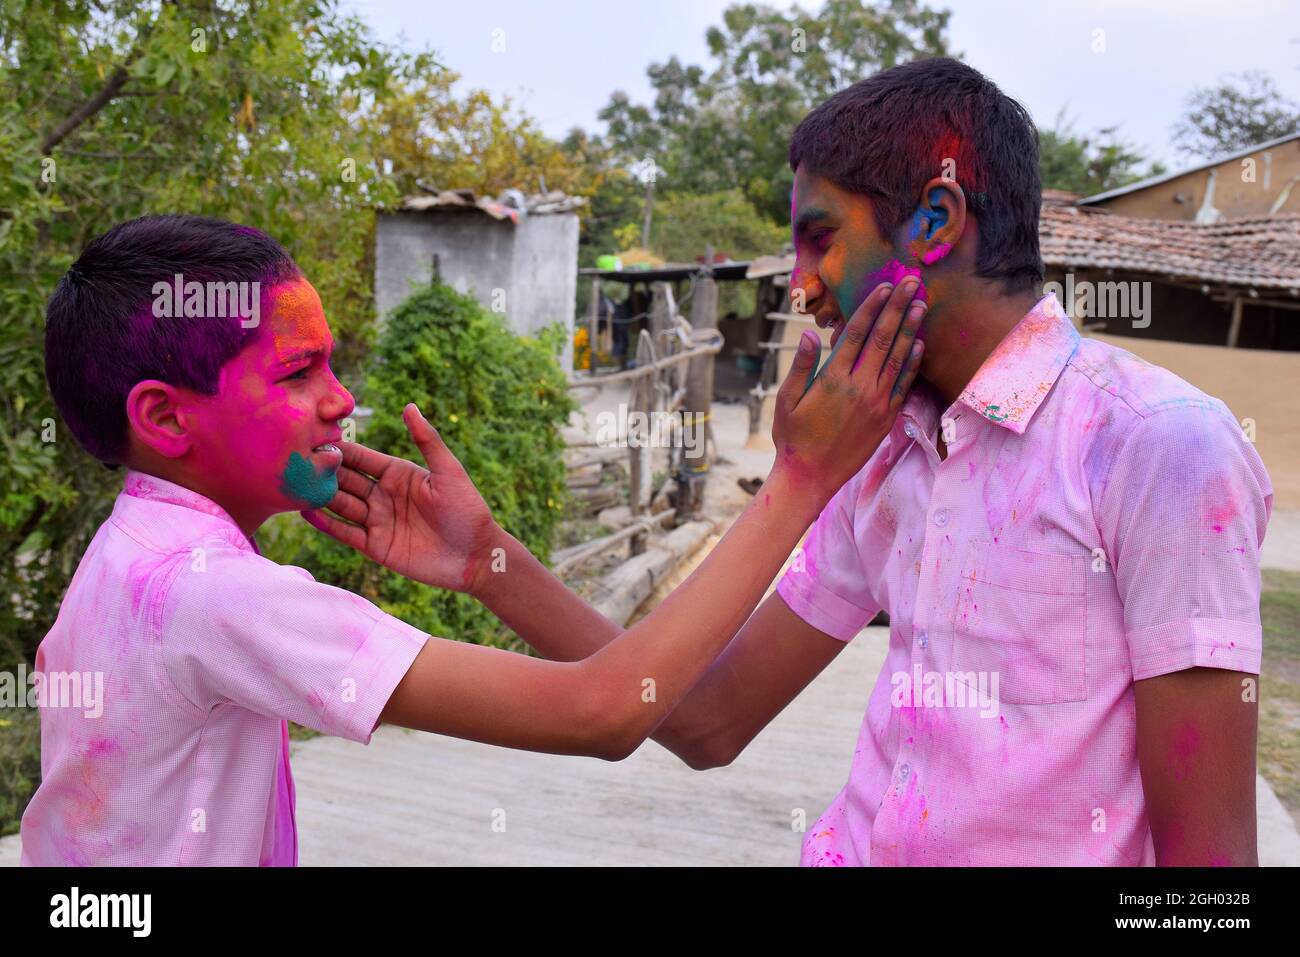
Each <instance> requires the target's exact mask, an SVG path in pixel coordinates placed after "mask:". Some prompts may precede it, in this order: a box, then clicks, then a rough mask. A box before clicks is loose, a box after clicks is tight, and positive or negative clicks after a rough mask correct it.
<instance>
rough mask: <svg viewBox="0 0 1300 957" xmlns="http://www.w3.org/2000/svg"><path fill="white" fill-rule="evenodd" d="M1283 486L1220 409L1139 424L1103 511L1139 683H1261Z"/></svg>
mask: <svg viewBox="0 0 1300 957" xmlns="http://www.w3.org/2000/svg"><path fill="white" fill-rule="evenodd" d="M1272 505H1273V487H1272V484H1271V483H1270V482H1269V478H1268V473H1267V472H1266V471H1265V469H1264V463H1263V462H1262V461H1261V460H1260V458H1259V454H1258V453H1257V452H1256V451H1255V447H1254V446H1253V445H1252V444H1251V443H1250V442H1249V441H1247V439H1246V438H1245V436H1244V435H1243V434H1242V430H1241V427H1240V426H1238V425H1237V423H1236V421H1235V420H1234V419H1233V418H1232V415H1231V413H1229V412H1228V410H1227V408H1226V407H1225V406H1224V405H1223V404H1222V403H1220V402H1217V401H1215V400H1210V401H1208V402H1202V403H1186V404H1181V405H1178V406H1172V407H1166V408H1164V409H1160V410H1158V411H1156V412H1153V413H1151V414H1150V415H1148V416H1147V417H1146V418H1144V419H1142V420H1140V421H1139V422H1137V424H1136V425H1135V426H1134V427H1133V429H1132V431H1131V433H1130V434H1129V436H1128V438H1127V439H1126V440H1125V441H1124V444H1123V446H1122V447H1121V448H1120V449H1119V451H1118V452H1117V453H1116V455H1115V460H1114V462H1113V464H1112V466H1111V467H1110V469H1109V472H1108V479H1107V481H1106V484H1105V486H1104V489H1103V492H1102V495H1101V497H1100V501H1099V508H1098V522H1099V524H1100V527H1101V532H1102V538H1103V547H1104V549H1105V551H1106V554H1107V557H1108V559H1109V560H1110V561H1111V562H1112V564H1113V568H1114V571H1115V583H1116V587H1117V589H1118V592H1119V597H1120V601H1121V602H1122V604H1123V608H1124V628H1125V634H1126V637H1127V640H1128V646H1129V656H1130V659H1131V663H1132V668H1133V677H1134V679H1135V680H1141V679H1143V678H1151V677H1155V676H1156V675H1162V674H1168V673H1171V672H1175V671H1182V670H1185V669H1187V668H1196V667H1204V668H1224V669H1228V670H1231V671H1244V672H1250V673H1258V672H1259V669H1260V658H1261V651H1262V637H1263V633H1262V629H1261V627H1260V617H1259V592H1260V573H1259V556H1260V548H1261V546H1262V545H1263V542H1264V531H1265V528H1266V527H1267V525H1268V518H1269V514H1270V512H1271V510H1272Z"/></svg>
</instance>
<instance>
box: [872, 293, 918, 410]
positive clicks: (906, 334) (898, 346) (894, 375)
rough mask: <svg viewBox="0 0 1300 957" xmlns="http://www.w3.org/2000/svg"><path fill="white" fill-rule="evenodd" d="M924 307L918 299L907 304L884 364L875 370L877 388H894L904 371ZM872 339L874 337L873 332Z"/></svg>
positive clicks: (915, 340)
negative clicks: (903, 317)
mask: <svg viewBox="0 0 1300 957" xmlns="http://www.w3.org/2000/svg"><path fill="white" fill-rule="evenodd" d="M925 309H926V306H925V303H923V302H920V301H914V302H913V303H912V304H911V305H910V306H908V308H907V317H906V318H905V319H904V320H903V324H902V326H901V327H900V328H899V330H898V335H896V336H895V337H894V341H893V342H892V343H891V344H890V348H889V353H888V355H886V356H885V362H884V365H882V366H881V367H880V369H879V371H878V372H877V375H876V378H877V386H878V387H879V388H882V389H885V388H888V389H892V388H894V386H895V385H897V383H898V380H899V378H900V377H901V376H902V374H903V373H904V372H905V371H906V367H907V363H908V361H909V360H910V359H911V356H912V346H913V345H914V344H915V343H916V342H917V341H918V340H917V338H916V332H917V330H918V329H920V328H921V322H922V320H923V319H924V318H925ZM872 339H873V340H874V339H875V336H874V334H873V336H872Z"/></svg>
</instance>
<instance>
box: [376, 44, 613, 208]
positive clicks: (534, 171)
mask: <svg viewBox="0 0 1300 957" xmlns="http://www.w3.org/2000/svg"><path fill="white" fill-rule="evenodd" d="M459 79H460V77H459V76H458V75H457V74H456V73H454V72H452V71H450V70H444V69H439V70H433V71H430V72H429V73H427V74H424V75H422V76H420V77H418V78H417V79H416V81H415V82H413V83H411V84H410V85H408V86H407V87H405V88H403V89H401V90H399V91H397V92H396V93H394V95H392V96H390V97H387V98H386V99H385V100H384V101H383V102H382V103H379V104H377V105H376V107H375V109H374V110H372V111H370V112H369V113H368V114H367V115H366V116H365V117H364V118H363V119H362V121H361V133H362V135H363V137H365V138H366V139H367V140H368V141H369V142H371V143H372V148H373V149H374V151H375V154H376V155H378V156H380V157H382V158H383V160H384V161H385V169H386V170H388V172H389V175H390V178H391V180H392V182H393V184H394V186H395V187H396V189H397V190H398V192H399V193H401V194H402V195H414V194H418V193H420V192H421V189H422V187H423V186H433V187H435V188H437V189H462V188H465V189H472V190H474V191H475V192H476V193H479V194H483V195H489V196H496V195H499V194H500V193H501V191H502V190H505V189H507V188H512V187H513V188H517V189H521V190H523V191H524V192H526V193H530V192H538V191H541V190H542V189H543V187H545V189H547V190H554V189H559V190H563V191H564V192H566V193H569V194H572V195H581V196H590V195H591V194H592V193H593V192H594V191H595V190H596V188H597V187H598V186H599V181H598V180H595V181H593V178H592V177H591V176H589V175H588V170H587V168H586V167H585V165H584V164H583V162H582V160H581V158H580V157H575V156H574V155H573V154H571V153H570V152H569V151H567V150H566V149H565V148H564V147H563V146H562V145H561V144H559V143H557V142H555V141H553V140H551V139H549V138H547V137H546V136H545V134H543V133H542V131H541V130H540V129H539V128H538V127H537V125H536V123H535V122H534V121H533V120H532V119H531V118H529V117H527V116H524V115H521V114H519V113H517V112H516V111H514V110H513V109H512V108H511V104H510V101H509V100H507V99H502V100H499V101H498V100H494V99H493V98H492V97H491V95H490V94H488V93H487V92H486V91H483V90H471V91H470V92H469V93H468V94H466V95H465V96H457V95H455V92H454V89H453V87H454V86H455V84H456V83H457V82H458V81H459Z"/></svg>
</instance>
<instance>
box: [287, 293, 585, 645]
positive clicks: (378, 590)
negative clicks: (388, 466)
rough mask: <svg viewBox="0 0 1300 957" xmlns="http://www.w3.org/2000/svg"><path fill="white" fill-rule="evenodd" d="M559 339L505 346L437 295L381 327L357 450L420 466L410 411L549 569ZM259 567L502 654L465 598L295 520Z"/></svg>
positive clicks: (557, 508) (507, 334) (557, 511)
mask: <svg viewBox="0 0 1300 957" xmlns="http://www.w3.org/2000/svg"><path fill="white" fill-rule="evenodd" d="M564 336H565V332H564V330H563V328H562V327H557V328H553V329H551V330H549V331H548V332H546V333H544V334H543V335H542V336H541V337H539V338H537V339H531V338H524V337H520V336H517V335H515V334H514V333H513V332H512V331H511V330H510V329H509V328H508V327H507V326H506V324H505V322H504V321H503V320H502V318H501V317H500V316H498V315H495V314H493V313H490V312H488V311H487V310H485V309H484V308H483V307H482V306H480V305H479V304H478V303H477V302H476V301H475V300H474V299H473V298H471V297H469V296H465V295H461V294H460V293H457V292H455V291H454V290H452V289H449V288H447V287H446V286H442V285H433V286H424V287H421V288H419V289H417V290H416V291H415V292H414V293H413V294H412V296H411V297H410V298H409V299H407V300H406V302H404V303H403V304H402V305H401V306H399V307H398V308H397V309H396V310H394V311H393V312H392V313H391V314H390V315H389V317H388V319H387V321H386V322H385V325H384V327H383V330H382V332H381V333H380V337H379V343H378V351H377V355H376V359H375V364H374V366H373V367H372V368H371V370H370V372H369V375H368V376H367V379H366V385H365V388H364V389H363V390H362V391H361V394H360V395H359V396H358V397H357V400H358V402H359V403H360V404H362V405H367V406H369V407H371V409H372V410H373V418H372V419H371V421H370V423H369V424H368V425H367V426H366V428H365V431H364V434H362V435H360V436H358V439H359V441H362V442H364V443H365V444H366V445H368V446H370V447H371V448H374V449H378V450H379V451H381V452H387V453H389V454H391V455H400V456H402V457H404V458H407V459H410V460H411V461H413V462H417V463H421V464H422V463H423V459H422V458H421V456H420V453H419V452H418V450H417V449H416V448H415V445H414V443H413V442H411V439H410V436H409V435H408V434H407V432H406V426H405V425H404V424H403V422H402V409H403V408H404V407H405V406H406V404H407V403H408V402H414V403H416V404H417V405H418V406H419V407H420V410H421V411H422V412H423V413H424V414H425V416H426V417H427V418H428V420H429V421H430V422H431V423H433V424H434V425H435V426H436V427H437V429H438V432H439V433H440V434H441V435H442V437H443V440H444V441H445V442H446V443H447V446H448V447H449V448H450V449H451V451H452V452H453V453H454V454H455V455H456V457H457V458H458V459H460V461H461V463H462V464H463V465H464V466H465V470H466V471H467V472H468V473H469V475H470V478H472V479H473V481H474V484H475V485H476V486H477V487H478V490H479V492H481V493H482V495H483V498H484V500H485V501H486V502H487V504H488V507H489V508H491V509H492V514H493V515H494V516H495V517H496V520H497V521H498V522H499V523H500V524H501V526H502V527H503V528H505V529H506V530H507V531H509V532H510V533H511V534H512V535H514V536H515V537H516V538H518V539H519V541H520V542H522V543H523V544H524V545H525V546H526V547H527V548H528V549H529V551H531V552H532V553H533V554H535V555H537V556H538V557H539V558H540V559H542V561H548V560H549V556H550V551H551V545H552V539H553V536H554V533H555V529H556V525H557V524H558V521H559V519H560V517H561V510H562V509H563V507H564V492H565V468H564V461H563V451H564V440H563V438H562V437H561V435H560V432H559V428H560V427H561V426H562V425H564V424H565V423H566V422H567V421H568V417H569V413H570V412H571V411H572V410H573V409H574V408H575V406H574V403H573V400H572V399H571V398H570V397H569V394H568V392H567V389H566V386H565V377H564V373H563V372H562V371H561V369H560V367H559V364H558V363H557V362H556V361H555V358H554V357H555V354H556V353H557V352H558V351H559V349H560V347H561V344H562V342H563V339H564ZM263 547H264V551H265V553H266V554H267V556H268V557H270V558H272V559H273V560H275V561H278V562H282V563H285V564H293V565H300V566H302V567H304V568H307V569H308V570H310V571H311V572H312V574H313V575H315V576H316V578H317V579H318V580H320V581H325V582H328V583H330V584H332V585H336V586H338V587H340V588H346V589H347V590H349V591H352V592H354V593H356V594H359V595H363V596H365V597H366V598H367V599H369V600H370V601H373V602H375V604H377V605H379V606H380V607H381V608H383V609H384V610H385V611H387V612H388V613H389V614H392V615H395V616H396V617H398V618H401V619H402V620H403V621H405V622H407V623H409V624H411V625H414V626H415V627H417V628H420V629H422V630H424V631H427V632H429V633H431V634H435V635H440V636H445V637H448V638H457V639H463V640H468V641H474V642H478V643H482V644H501V643H502V638H503V637H504V632H503V629H502V626H501V625H500V623H499V622H498V621H497V619H496V618H495V617H493V616H492V615H491V614H490V613H489V612H488V611H487V610H486V609H484V608H483V607H482V606H481V605H479V604H478V603H477V602H476V601H474V600H473V599H471V598H469V597H467V596H465V595H461V594H457V593H455V592H446V591H440V590H436V589H432V588H428V587H427V586H425V585H421V584H418V583H416V582H412V581H410V580H408V579H406V578H403V577H402V576H400V575H396V574H394V573H392V572H389V571H387V570H386V569H383V568H381V567H380V566H378V565H376V564H375V563H374V562H372V561H370V560H369V559H367V558H365V557H363V556H362V555H360V554H358V553H356V552H354V551H353V550H352V549H350V548H347V547H346V546H343V545H341V544H339V543H338V542H336V541H334V540H333V539H331V538H329V537H328V536H326V535H323V534H321V533H320V532H317V531H316V530H315V529H313V528H311V527H310V526H308V525H306V523H304V522H303V521H302V519H301V518H299V517H298V516H296V515H286V516H279V517H278V518H277V519H275V520H274V521H273V522H272V523H270V524H269V525H268V526H267V537H266V541H265V542H264V543H263Z"/></svg>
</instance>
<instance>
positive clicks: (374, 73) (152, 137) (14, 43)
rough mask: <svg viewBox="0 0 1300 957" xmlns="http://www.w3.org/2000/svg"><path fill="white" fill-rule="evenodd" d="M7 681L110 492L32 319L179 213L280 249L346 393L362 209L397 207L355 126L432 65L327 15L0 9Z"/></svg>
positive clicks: (32, 6) (291, 8)
mask: <svg viewBox="0 0 1300 957" xmlns="http://www.w3.org/2000/svg"><path fill="white" fill-rule="evenodd" d="M0 68H2V70H3V72H0V150H3V153H4V156H5V158H6V166H5V172H4V175H3V176H0V440H2V441H3V442H4V455H3V457H2V458H0V590H2V591H3V597H2V598H0V669H4V668H7V667H9V666H11V665H12V664H14V663H15V662H16V661H19V660H23V659H24V658H28V657H29V656H30V655H31V653H32V651H33V649H34V648H35V646H36V643H37V642H38V641H39V639H40V638H41V636H42V635H43V634H44V633H45V631H46V630H48V628H49V626H50V623H51V622H52V621H53V620H54V617H55V613H56V611H57V608H58V605H59V602H60V600H61V599H62V595H63V591H64V589H65V588H66V586H67V584H68V581H69V579H70V578H71V575H72V572H73V570H74V569H75V567H76V563H77V560H78V559H79V557H80V555H81V554H82V552H83V551H84V550H85V546H86V544H87V542H88V540H89V538H90V536H91V534H93V532H94V530H95V528H96V527H97V526H98V524H99V523H100V521H102V519H103V518H104V516H105V515H106V514H107V512H108V509H109V507H110V505H111V502H112V498H113V495H114V494H115V492H116V491H117V489H118V488H120V485H121V477H120V473H112V472H109V471H107V470H105V469H103V468H101V467H100V466H99V465H98V464H97V463H95V462H94V461H93V460H92V459H90V458H89V457H88V456H87V455H86V454H85V453H84V452H82V451H81V450H80V449H79V448H77V446H76V444H75V442H74V441H73V439H72V437H71V436H70V435H69V434H68V432H67V430H66V429H64V428H63V426H62V424H61V423H60V422H59V416H58V413H57V411H56V410H55V408H54V406H53V402H52V400H51V399H50V397H49V394H48V392H47V390H46V387H45V378H44V363H43V355H44V348H43V326H44V322H43V314H44V308H45V303H46V301H47V300H48V298H49V296H50V294H51V293H52V292H53V289H54V285H55V283H56V282H57V280H58V278H59V276H60V275H62V273H63V272H64V271H65V270H66V268H67V267H68V265H69V264H70V263H71V262H72V260H73V259H74V258H75V257H76V255H77V254H78V252H79V251H80V249H81V248H82V247H83V246H84V245H85V244H86V243H87V242H88V241H89V240H90V239H91V238H93V237H94V236H96V235H98V234H99V233H101V232H103V231H104V230H106V229H107V228H108V227H109V226H111V225H112V224H114V223H117V222H120V221H122V220H125V219H130V218H132V217H135V216H139V215H142V214H144V213H147V212H163V211H180V212H193V213H201V214H208V215H216V216H221V217H224V218H227V219H231V220H235V221H238V222H243V223H247V224H248V225H251V226H255V227H257V228H259V229H262V230H265V231H266V232H267V233H269V234H270V235H272V236H274V237H276V238H277V239H279V240H280V241H281V242H283V243H284V244H285V246H286V247H287V248H288V249H289V251H290V252H291V253H292V254H293V255H294V257H295V258H296V259H297V261H298V262H299V264H300V265H301V266H302V267H303V269H304V271H305V272H306V273H307V275H308V277H309V278H310V279H311V281H312V282H313V284H315V286H316V288H317V289H318V290H319V291H320V294H321V299H322V300H323V302H324V304H325V309H326V314H327V315H328V316H329V319H330V324H331V327H332V328H333V331H334V335H335V339H336V341H337V342H338V346H339V348H338V350H337V351H336V357H337V358H336V360H335V362H336V368H337V369H338V371H339V372H340V374H341V376H342V378H343V379H344V381H348V380H349V379H356V378H357V377H358V369H359V365H360V357H361V356H362V355H363V354H364V348H365V343H366V339H367V335H368V334H369V333H368V330H369V329H370V326H371V321H372V319H373V311H374V306H373V295H372V291H371V282H372V266H371V262H370V257H371V248H372V232H373V213H372V207H373V205H374V204H375V203H378V202H384V201H387V200H390V199H392V198H393V197H395V196H396V195H397V193H396V190H395V188H394V185H393V183H392V182H390V181H388V180H386V179H385V178H384V177H383V176H382V175H381V172H380V169H379V167H378V164H377V162H376V158H375V154H374V152H373V150H372V149H371V148H370V144H369V143H368V142H367V140H366V139H365V137H364V135H363V134H362V132H361V125H360V124H359V123H358V118H359V117H361V116H363V115H365V114H366V113H367V111H370V110H373V109H375V107H376V105H377V104H382V103H384V102H385V101H386V100H387V99H388V98H390V97H392V96H393V95H394V94H395V93H396V92H397V91H398V90H400V89H402V88H403V87H404V86H405V85H406V84H407V83H410V82H412V81H413V80H414V79H415V78H416V77H420V76H424V75H426V74H428V73H429V71H431V70H436V69H437V66H436V64H435V63H434V62H433V60H432V58H431V57H430V56H429V55H427V54H417V55H406V54H399V53H397V52H394V51H393V50H391V49H389V48H386V47H384V46H382V45H380V44H378V43H376V42H375V41H374V39H373V38H372V37H371V36H370V34H369V33H368V30H367V28H366V27H365V26H364V25H363V24H362V23H361V21H359V20H358V19H356V18H354V17H350V16H344V15H342V14H341V13H339V11H338V7H337V4H336V3H333V2H329V0H281V2H278V3H275V4H265V3H257V2H254V0H220V2H213V0H193V2H184V0H174V2H150V3H139V2H127V0H104V2H99V3H95V4H83V3H75V4H73V3H48V2H24V0H7V2H5V3H0Z"/></svg>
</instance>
